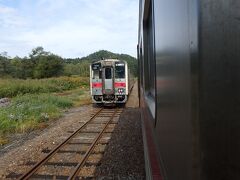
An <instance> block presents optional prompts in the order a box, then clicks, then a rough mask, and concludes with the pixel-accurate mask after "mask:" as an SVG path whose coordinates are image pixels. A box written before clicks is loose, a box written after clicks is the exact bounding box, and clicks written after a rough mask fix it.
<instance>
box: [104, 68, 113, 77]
mask: <svg viewBox="0 0 240 180" xmlns="http://www.w3.org/2000/svg"><path fill="white" fill-rule="evenodd" d="M105 79H112V68H105Z"/></svg>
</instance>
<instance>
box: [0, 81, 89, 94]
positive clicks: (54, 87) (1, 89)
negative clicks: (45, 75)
mask: <svg viewBox="0 0 240 180" xmlns="http://www.w3.org/2000/svg"><path fill="white" fill-rule="evenodd" d="M86 86H89V78H81V77H59V78H49V79H40V80H34V79H27V80H20V79H1V80H0V98H3V97H14V96H17V95H20V94H36V93H50V92H62V91H65V90H70V89H75V88H79V87H86Z"/></svg>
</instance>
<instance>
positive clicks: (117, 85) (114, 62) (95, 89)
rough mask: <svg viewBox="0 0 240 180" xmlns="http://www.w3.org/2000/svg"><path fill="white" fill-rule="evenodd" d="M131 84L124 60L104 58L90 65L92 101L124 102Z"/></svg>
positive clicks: (106, 102) (104, 102)
mask: <svg viewBox="0 0 240 180" xmlns="http://www.w3.org/2000/svg"><path fill="white" fill-rule="evenodd" d="M132 86H133V77H132V75H131V73H130V70H129V69H128V64H127V62H126V61H124V60H118V59H105V60H100V61H97V62H94V63H92V64H91V65H90V87H91V96H92V102H93V103H96V104H109V103H111V104H115V103H116V104H123V103H126V101H127V98H128V95H129V92H130V90H131V89H132Z"/></svg>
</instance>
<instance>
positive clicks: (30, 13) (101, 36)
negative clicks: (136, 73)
mask: <svg viewBox="0 0 240 180" xmlns="http://www.w3.org/2000/svg"><path fill="white" fill-rule="evenodd" d="M137 30H138V0H0V53H1V52H4V51H6V52H8V55H9V56H11V57H15V56H20V57H23V56H28V55H29V53H30V52H31V50H32V49H33V48H35V47H37V46H42V47H43V48H44V49H45V50H46V51H50V52H52V53H54V54H57V55H60V56H62V57H65V58H75V57H83V56H87V55H88V54H90V53H93V52H95V51H98V50H103V49H104V50H109V51H112V52H115V53H125V54H129V55H132V56H134V57H136V46H137Z"/></svg>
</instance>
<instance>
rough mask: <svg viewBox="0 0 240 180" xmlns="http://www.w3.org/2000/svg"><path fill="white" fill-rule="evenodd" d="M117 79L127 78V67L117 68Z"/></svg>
mask: <svg viewBox="0 0 240 180" xmlns="http://www.w3.org/2000/svg"><path fill="white" fill-rule="evenodd" d="M115 78H125V66H124V64H123V65H122V66H116V67H115Z"/></svg>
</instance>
